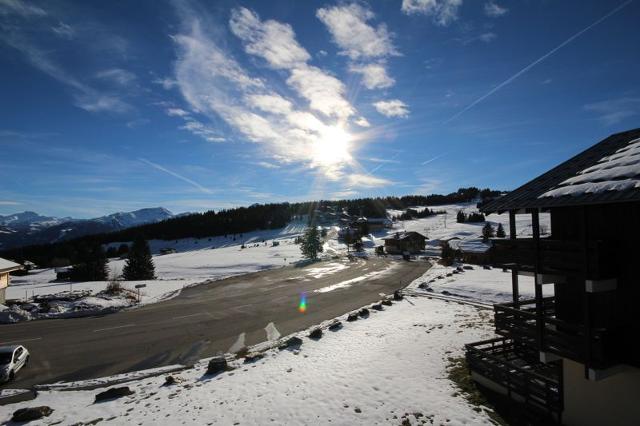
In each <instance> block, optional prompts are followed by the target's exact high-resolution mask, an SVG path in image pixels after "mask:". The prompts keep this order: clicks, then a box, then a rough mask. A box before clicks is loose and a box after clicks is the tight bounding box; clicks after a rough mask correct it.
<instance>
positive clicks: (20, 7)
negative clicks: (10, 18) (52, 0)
mask: <svg viewBox="0 0 640 426" xmlns="http://www.w3.org/2000/svg"><path fill="white" fill-rule="evenodd" d="M10 14H15V15H20V16H22V17H33V16H45V15H46V14H47V12H46V11H45V10H44V9H42V8H39V7H37V6H33V5H31V4H29V3H27V2H26V1H24V0H0V15H10Z"/></svg>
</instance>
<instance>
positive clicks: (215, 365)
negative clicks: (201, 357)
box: [207, 356, 227, 374]
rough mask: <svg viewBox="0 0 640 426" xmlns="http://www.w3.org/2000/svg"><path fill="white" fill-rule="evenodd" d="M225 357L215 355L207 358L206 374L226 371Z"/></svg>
mask: <svg viewBox="0 0 640 426" xmlns="http://www.w3.org/2000/svg"><path fill="white" fill-rule="evenodd" d="M226 369H227V359H226V358H225V357H223V356H216V357H213V358H211V360H209V364H208V365H207V374H218V373H222V372H223V371H226Z"/></svg>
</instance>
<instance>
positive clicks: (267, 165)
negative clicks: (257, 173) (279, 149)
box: [256, 161, 280, 169]
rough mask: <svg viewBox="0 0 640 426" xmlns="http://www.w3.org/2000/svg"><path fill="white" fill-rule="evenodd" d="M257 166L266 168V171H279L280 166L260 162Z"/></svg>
mask: <svg viewBox="0 0 640 426" xmlns="http://www.w3.org/2000/svg"><path fill="white" fill-rule="evenodd" d="M256 165H258V166H260V167H264V168H265V169H279V168H280V166H278V165H277V164H273V163H269V162H268V161H258V162H257V163H256Z"/></svg>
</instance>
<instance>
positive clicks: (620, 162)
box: [480, 128, 640, 213]
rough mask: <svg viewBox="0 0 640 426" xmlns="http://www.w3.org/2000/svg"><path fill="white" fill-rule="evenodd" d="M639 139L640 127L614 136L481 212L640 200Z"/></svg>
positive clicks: (491, 203) (492, 202) (483, 208)
mask: <svg viewBox="0 0 640 426" xmlns="http://www.w3.org/2000/svg"><path fill="white" fill-rule="evenodd" d="M639 138H640V128H638V129H634V130H629V131H626V132H622V133H617V134H614V135H611V136H609V137H608V138H606V139H604V140H603V141H601V142H599V143H597V144H596V145H594V146H592V147H591V148H589V149H587V150H585V151H583V152H581V153H580V154H578V155H576V156H575V157H573V158H571V159H569V160H567V161H565V162H564V163H562V164H560V165H559V166H557V167H555V168H553V169H551V170H549V171H548V172H546V173H544V174H542V175H540V176H538V177H537V178H535V179H533V180H532V181H530V182H527V183H525V184H524V185H522V186H521V187H519V188H518V189H515V190H514V191H511V192H510V193H508V194H507V195H504V196H502V197H500V198H497V199H495V200H492V201H490V202H488V203H487V204H485V205H483V206H481V207H480V210H481V211H482V212H485V213H493V212H504V211H507V210H519V209H526V208H549V207H561V206H580V205H590V204H605V203H619V202H627V201H640V141H636V139H639ZM630 143H632V144H631V145H630Z"/></svg>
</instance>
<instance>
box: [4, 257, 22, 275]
mask: <svg viewBox="0 0 640 426" xmlns="http://www.w3.org/2000/svg"><path fill="white" fill-rule="evenodd" d="M21 268H22V266H20V265H19V264H17V263H15V262H12V261H10V260H7V259H3V258H1V257H0V272H11V271H16V270H18V269H21Z"/></svg>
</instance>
